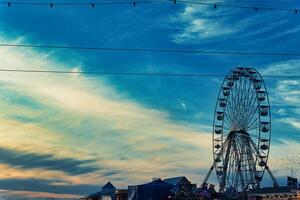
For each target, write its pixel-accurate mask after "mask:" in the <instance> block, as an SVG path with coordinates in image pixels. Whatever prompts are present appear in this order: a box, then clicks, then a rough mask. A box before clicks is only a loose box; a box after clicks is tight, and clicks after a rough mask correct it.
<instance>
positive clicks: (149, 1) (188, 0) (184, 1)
mask: <svg viewBox="0 0 300 200" xmlns="http://www.w3.org/2000/svg"><path fill="white" fill-rule="evenodd" d="M170 2H171V3H173V4H176V3H181V4H194V5H202V6H211V7H213V8H215V9H216V8H218V7H227V8H237V9H248V10H249V9H250V10H254V11H263V10H269V11H284V12H287V11H288V12H294V13H295V14H298V12H299V11H300V8H278V7H261V6H244V5H239V4H226V3H209V2H199V1H193V0H144V1H107V2H30V1H23V2H19V1H0V4H3V5H7V6H8V7H11V6H13V5H32V6H49V7H50V8H53V7H55V6H90V7H92V8H95V7H96V6H105V5H133V6H136V5H138V4H153V3H170Z"/></svg>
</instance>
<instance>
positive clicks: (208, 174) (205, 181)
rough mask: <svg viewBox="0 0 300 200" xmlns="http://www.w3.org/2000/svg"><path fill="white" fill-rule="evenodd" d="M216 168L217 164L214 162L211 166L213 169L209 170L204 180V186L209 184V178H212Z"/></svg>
mask: <svg viewBox="0 0 300 200" xmlns="http://www.w3.org/2000/svg"><path fill="white" fill-rule="evenodd" d="M214 166H215V162H214V163H213V164H212V165H211V167H210V168H209V171H208V173H207V174H206V176H205V178H204V180H203V182H202V185H204V184H206V183H207V180H208V179H209V177H210V175H211V173H212V171H213V170H214Z"/></svg>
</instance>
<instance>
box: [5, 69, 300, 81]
mask: <svg viewBox="0 0 300 200" xmlns="http://www.w3.org/2000/svg"><path fill="white" fill-rule="evenodd" d="M0 72H17V73H47V74H87V75H97V76H103V75H113V76H162V77H219V78H222V77H225V76H226V75H225V74H203V73H143V72H105V71H103V72H100V71H63V70H33V69H0ZM262 77H264V78H273V79H300V75H292V76H287V75H262Z"/></svg>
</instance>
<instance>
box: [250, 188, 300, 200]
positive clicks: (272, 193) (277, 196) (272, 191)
mask: <svg viewBox="0 0 300 200" xmlns="http://www.w3.org/2000/svg"><path fill="white" fill-rule="evenodd" d="M248 199H249V200H258V199H259V200H300V188H297V186H280V187H265V188H261V189H258V190H255V191H253V192H249V193H248Z"/></svg>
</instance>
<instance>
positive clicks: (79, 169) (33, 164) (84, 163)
mask: <svg viewBox="0 0 300 200" xmlns="http://www.w3.org/2000/svg"><path fill="white" fill-rule="evenodd" d="M94 162H95V160H76V159H74V158H59V159H58V158H55V156H54V155H53V154H46V155H45V154H44V155H43V154H38V153H26V152H19V151H16V150H14V149H6V148H2V147H0V163H5V164H9V165H12V166H14V167H18V168H23V169H33V168H42V169H47V170H58V171H63V172H66V173H68V174H70V175H80V174H86V173H92V172H95V171H97V170H98V168H97V167H93V166H92V164H93V163H94Z"/></svg>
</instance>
